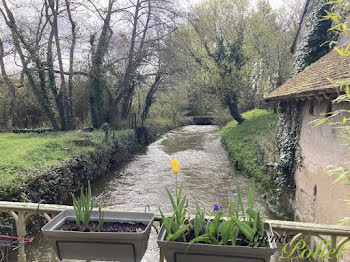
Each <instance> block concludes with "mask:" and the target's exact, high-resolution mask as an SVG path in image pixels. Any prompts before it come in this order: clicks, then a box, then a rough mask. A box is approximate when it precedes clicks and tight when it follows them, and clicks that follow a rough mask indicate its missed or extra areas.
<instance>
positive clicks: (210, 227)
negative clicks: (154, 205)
mask: <svg viewBox="0 0 350 262" xmlns="http://www.w3.org/2000/svg"><path fill="white" fill-rule="evenodd" d="M173 166H178V168H177V169H176V170H178V172H177V173H179V172H180V168H179V164H178V162H177V161H176V162H172V169H173V172H174V168H173ZM177 173H175V174H176V176H177ZM176 180H177V179H176ZM182 188H183V186H182V185H181V186H180V188H179V190H177V185H176V195H175V196H176V197H175V198H173V196H172V195H171V193H170V191H169V190H168V189H167V188H166V190H167V192H168V195H169V198H170V201H171V203H172V206H173V209H174V212H173V214H172V216H171V217H165V216H164V214H163V212H162V211H161V210H160V213H161V216H162V220H163V225H162V227H161V230H160V232H159V234H158V246H159V248H160V249H161V251H162V252H163V254H164V256H165V258H166V260H167V262H197V261H198V262H212V261H215V262H235V261H236V262H238V261H240V262H241V261H249V262H253V261H265V262H268V261H270V257H271V255H272V254H273V253H274V252H275V250H276V243H274V242H273V241H272V240H273V232H272V230H271V226H270V225H269V224H267V223H264V221H263V215H262V212H261V211H260V210H259V211H255V210H254V209H253V204H254V198H255V183H254V182H253V183H252V185H251V187H250V191H249V197H248V204H247V208H246V209H245V208H244V206H243V202H242V198H241V192H240V186H239V183H236V191H237V201H236V203H233V201H232V199H233V197H232V194H228V195H227V197H226V199H225V201H224V202H225V203H223V204H219V203H215V204H214V212H213V214H212V216H210V217H209V218H207V217H205V214H204V213H205V212H204V211H202V210H201V209H200V207H199V204H198V202H197V201H196V214H195V216H194V217H192V218H190V217H189V216H187V213H188V211H187V207H188V201H187V198H186V195H184V197H182ZM218 197H219V198H220V199H223V197H222V196H221V195H220V194H218ZM224 208H225V209H226V210H227V212H226V213H224Z"/></svg>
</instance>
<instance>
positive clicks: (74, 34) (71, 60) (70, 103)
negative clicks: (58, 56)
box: [66, 0, 77, 128]
mask: <svg viewBox="0 0 350 262" xmlns="http://www.w3.org/2000/svg"><path fill="white" fill-rule="evenodd" d="M66 7H67V13H68V18H69V21H70V23H71V27H72V42H71V46H70V50H69V79H68V106H69V118H68V120H69V121H70V122H69V123H68V125H69V126H71V127H72V128H74V127H73V101H72V93H73V91H72V90H73V64H74V50H75V44H76V41H77V32H76V29H75V28H76V23H75V22H74V21H73V18H72V14H71V10H70V1H69V0H66Z"/></svg>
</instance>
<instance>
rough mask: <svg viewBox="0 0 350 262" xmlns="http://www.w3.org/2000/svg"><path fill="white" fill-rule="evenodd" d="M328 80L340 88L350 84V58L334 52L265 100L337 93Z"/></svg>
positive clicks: (290, 80)
mask: <svg viewBox="0 0 350 262" xmlns="http://www.w3.org/2000/svg"><path fill="white" fill-rule="evenodd" d="M327 78H330V79H332V81H333V82H334V83H336V85H337V86H338V87H339V86H340V85H341V84H342V83H344V82H345V83H347V84H350V81H349V79H350V56H347V57H343V56H341V55H339V54H338V53H337V52H336V51H335V50H332V51H331V52H329V53H328V54H327V55H325V56H324V57H322V58H320V59H319V60H318V61H316V62H315V63H313V64H312V65H310V66H309V67H307V68H306V69H305V70H304V71H302V72H300V73H299V74H297V75H296V76H295V77H293V78H291V79H289V80H288V81H287V82H286V83H285V84H283V85H282V86H280V87H279V88H277V89H276V90H274V91H272V92H271V93H270V94H269V95H268V96H267V97H266V98H265V99H266V100H267V101H272V100H285V99H290V98H298V97H306V96H312V95H316V94H318V93H325V94H326V93H334V92H336V88H335V87H334V85H333V84H332V83H331V82H330V81H329V80H328V79H327Z"/></svg>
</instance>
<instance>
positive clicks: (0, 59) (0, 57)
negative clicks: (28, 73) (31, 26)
mask: <svg viewBox="0 0 350 262" xmlns="http://www.w3.org/2000/svg"><path fill="white" fill-rule="evenodd" d="M4 57H5V52H4V45H3V42H2V40H1V39H0V67H1V74H2V77H3V78H4V80H5V83H6V85H7V87H8V89H9V93H10V107H9V110H8V113H7V119H6V129H7V130H9V131H11V130H12V118H13V113H14V110H15V105H16V93H15V86H14V84H13V83H12V81H11V79H10V78H9V77H8V75H7V73H6V68H5V63H4ZM0 257H1V255H0ZM0 261H1V259H0Z"/></svg>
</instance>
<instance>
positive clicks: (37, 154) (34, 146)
mask: <svg viewBox="0 0 350 262" xmlns="http://www.w3.org/2000/svg"><path fill="white" fill-rule="evenodd" d="M79 139H84V140H86V141H87V140H90V141H91V145H89V146H79V145H77V144H76V143H75V142H74V140H79ZM103 141H104V133H103V131H95V132H91V133H87V132H66V133H65V132H54V133H43V134H34V133H28V134H13V133H0V181H2V182H5V181H6V180H7V181H8V180H12V179H13V178H14V177H16V176H18V175H19V174H20V175H21V176H25V175H26V173H27V172H28V170H34V169H42V168H45V167H49V166H52V165H55V164H57V163H59V162H61V161H64V160H67V159H69V158H70V157H71V156H72V155H75V154H80V153H84V152H88V151H92V150H94V148H95V147H96V146H98V145H101V144H102V143H103Z"/></svg>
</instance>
